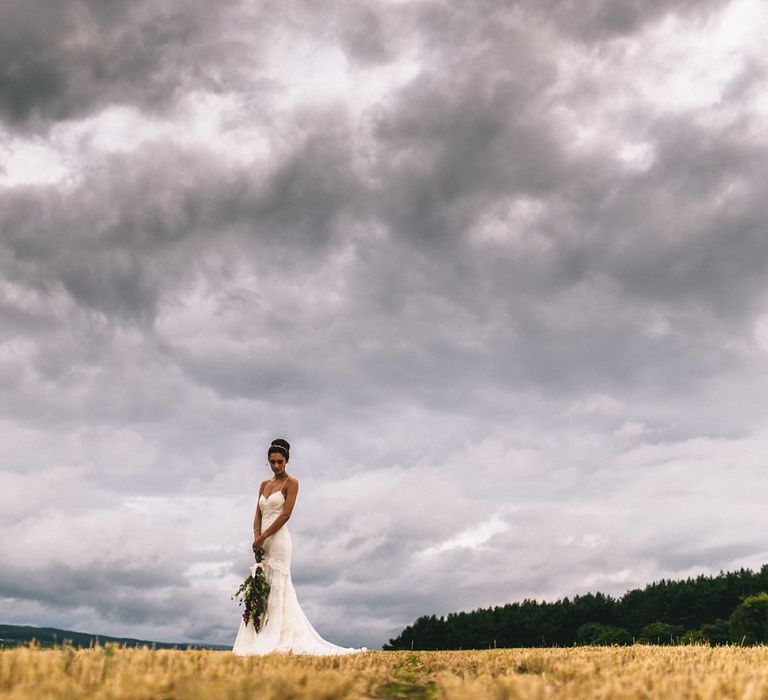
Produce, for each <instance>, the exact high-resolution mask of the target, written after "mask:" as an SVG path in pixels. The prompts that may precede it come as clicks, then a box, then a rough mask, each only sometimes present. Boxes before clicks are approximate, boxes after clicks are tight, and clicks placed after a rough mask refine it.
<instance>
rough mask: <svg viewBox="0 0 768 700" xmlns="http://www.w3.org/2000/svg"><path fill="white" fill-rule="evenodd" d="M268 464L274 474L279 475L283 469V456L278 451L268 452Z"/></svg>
mask: <svg viewBox="0 0 768 700" xmlns="http://www.w3.org/2000/svg"><path fill="white" fill-rule="evenodd" d="M269 466H270V467H271V469H272V473H273V474H274V475H275V476H280V475H282V473H283V472H284V471H285V457H284V456H283V455H282V454H280V453H279V452H270V453H269Z"/></svg>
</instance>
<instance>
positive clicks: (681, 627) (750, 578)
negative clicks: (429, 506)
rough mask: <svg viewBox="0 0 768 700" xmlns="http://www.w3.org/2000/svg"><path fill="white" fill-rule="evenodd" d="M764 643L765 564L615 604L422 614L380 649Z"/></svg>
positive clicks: (563, 602)
mask: <svg viewBox="0 0 768 700" xmlns="http://www.w3.org/2000/svg"><path fill="white" fill-rule="evenodd" d="M635 642H643V643H651V644H685V643H692V642H704V643H709V644H712V645H720V644H756V643H763V642H768V564H764V565H763V566H762V567H761V569H760V571H758V572H754V571H752V570H751V569H744V568H741V569H739V570H737V571H733V572H726V573H723V571H722V570H721V571H720V573H719V574H718V575H716V576H704V575H700V576H697V577H696V578H695V579H693V578H690V577H689V578H686V579H685V580H667V579H661V580H660V581H657V582H654V583H650V584H648V585H647V586H645V588H643V589H639V588H636V589H632V590H630V591H627V592H626V593H625V594H624V595H623V596H621V597H620V598H613V597H611V596H610V595H604V594H602V593H599V592H598V593H594V594H593V593H587V594H585V595H577V596H574V597H573V598H572V599H571V598H568V597H567V596H566V597H565V598H562V599H559V600H557V601H555V602H546V601H542V602H538V601H536V600H532V599H529V598H526V599H525V600H523V601H522V602H515V603H508V604H506V605H502V606H494V607H492V608H481V609H478V610H472V611H470V612H458V613H448V615H447V616H445V615H440V616H439V617H437V616H436V615H423V616H421V617H419V618H418V619H417V620H416V621H415V622H414V623H413V624H412V625H409V626H407V627H406V628H405V629H404V630H403V631H402V632H401V633H400V634H399V635H398V636H397V637H396V638H395V639H390V640H389V644H384V645H383V647H382V648H383V649H389V650H395V649H419V650H431V649H487V648H489V647H545V646H546V647H549V646H573V645H612V644H619V645H624V644H633V643H635Z"/></svg>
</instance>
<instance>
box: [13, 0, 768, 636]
mask: <svg viewBox="0 0 768 700" xmlns="http://www.w3.org/2000/svg"><path fill="white" fill-rule="evenodd" d="M750 7H751V5H750V2H749V0H739V2H714V1H713V2H695V3H694V2H687V1H678V2H672V1H661V0H659V1H653V2H644V3H640V2H630V1H629V0H627V1H624V0H622V1H620V2H608V1H607V0H605V1H602V2H597V1H594V2H583V3H578V4H577V3H574V2H565V1H564V0H563V1H555V0H552V1H545V2H535V3H534V2H529V1H528V0H520V1H518V2H503V3H502V2H480V3H475V4H469V5H466V4H464V5H456V4H451V3H439V2H429V1H427V2H402V3H388V4H382V3H375V2H369V3H357V2H319V3H308V2H280V3H277V2H275V3H262V4H259V6H258V7H253V6H251V5H250V4H248V3H238V2H235V1H234V0H232V1H228V2H225V3H217V4H216V5H215V6H214V5H211V4H210V3H203V2H194V3H181V2H176V1H175V0H169V1H168V2H163V3H149V2H138V3H129V2H122V1H120V0H111V1H110V2H87V1H85V0H81V1H79V2H75V1H74V0H67V1H65V2H60V3H43V2H26V3H22V2H11V3H5V4H4V5H3V7H2V9H0V39H2V42H0V43H1V45H2V48H1V49H0V64H1V65H2V68H0V123H1V124H2V130H1V131H0V140H2V143H3V146H4V151H3V152H4V153H5V154H7V156H8V157H7V158H6V159H4V162H3V163H2V166H1V167H0V209H1V210H2V212H3V217H2V223H0V269H1V270H2V277H1V278H0V324H1V325H0V381H1V382H2V385H3V389H4V390H3V392H2V393H1V394H0V418H1V419H2V420H0V464H2V468H0V512H2V513H3V515H2V517H1V518H0V522H1V523H2V525H3V528H4V530H5V531H7V535H8V536H7V537H4V538H3V542H2V544H0V558H1V559H2V561H4V562H11V564H10V565H9V566H6V567H4V568H3V571H2V574H0V619H3V620H4V621H7V622H18V623H19V624H41V625H42V624H55V625H56V626H59V627H64V626H67V625H69V626H70V627H72V628H74V629H86V630H88V631H96V632H101V633H104V634H109V633H119V634H125V635H131V636H137V637H138V636H144V637H145V638H152V639H158V640H160V641H163V640H169V641H183V640H184V639H189V640H195V641H200V640H204V641H210V642H219V643H230V642H231V641H232V640H233V638H234V634H235V631H236V623H237V618H238V614H237V608H236V606H233V604H232V602H231V600H230V597H229V596H230V594H231V593H232V592H233V591H234V588H235V587H236V584H237V583H239V580H240V579H241V578H242V577H243V575H244V572H245V571H246V570H247V569H246V567H247V566H248V564H249V563H250V560H251V559H250V552H249V545H250V542H249V537H250V523H251V521H252V518H253V508H254V506H255V494H256V493H257V491H258V484H259V481H260V480H261V479H262V478H265V477H266V476H268V469H267V467H266V465H265V464H264V458H265V455H264V447H265V446H266V445H267V444H269V441H270V440H271V439H272V438H274V437H276V436H278V435H283V436H287V437H288V439H289V440H290V441H291V443H292V444H293V446H294V451H293V456H292V459H291V463H290V464H289V471H290V470H291V469H293V470H294V472H293V473H294V474H295V475H296V476H297V477H298V478H299V479H300V481H301V495H300V501H299V505H298V507H297V509H296V511H295V514H294V515H293V516H292V518H291V521H290V525H289V527H290V530H291V533H292V537H293V539H294V570H293V574H294V580H295V583H296V587H297V592H298V595H299V600H300V601H301V602H302V605H303V606H304V608H305V610H306V611H307V614H308V617H309V618H310V620H312V621H313V624H316V626H317V628H318V630H319V631H321V633H323V634H324V636H327V637H329V638H332V639H333V640H334V641H338V642H339V643H344V644H349V645H352V644H355V645H358V644H366V645H367V646H369V647H373V646H375V645H376V644H377V643H379V644H380V643H382V642H385V641H387V639H388V638H390V637H393V636H395V635H396V634H397V633H398V631H399V630H400V629H401V628H402V627H403V626H404V625H405V624H408V623H410V622H412V621H413V619H414V618H415V617H417V616H419V615H421V614H428V613H447V612H450V611H454V610H461V609H465V610H468V609H471V608H472V607H476V606H488V605H493V604H503V603H505V602H510V601H512V600H519V599H521V598H522V597H525V596H528V597H536V598H542V597H544V598H555V597H557V596H562V595H574V594H576V593H584V592H587V591H594V590H597V589H599V590H602V591H603V592H606V593H612V594H621V593H622V592H623V591H624V590H626V589H628V588H631V587H634V586H642V585H644V584H645V583H646V582H648V581H650V580H653V579H654V578H661V577H667V578H669V577H673V576H677V575H680V576H683V575H688V574H691V573H698V572H712V573H716V572H717V571H718V570H720V569H725V568H728V567H729V566H731V565H734V566H735V565H739V566H740V565H745V564H746V565H749V564H755V565H759V564H761V563H763V561H764V558H765V556H766V555H767V554H768V552H766V551H765V548H764V546H763V545H762V544H761V543H760V541H759V539H757V538H755V539H752V538H747V539H745V538H744V536H743V523H744V522H745V520H747V521H749V522H751V523H753V525H754V528H755V531H758V530H759V529H760V525H768V523H766V521H765V515H764V511H765V509H764V502H765V496H766V495H768V494H766V490H765V488H766V487H765V485H764V484H763V480H762V478H761V475H762V473H763V469H764V466H763V465H764V459H765V457H766V455H768V431H766V418H767V417H768V416H766V414H765V410H764V395H765V389H766V387H765V382H764V379H763V375H764V370H763V368H764V363H765V358H766V352H768V308H767V307H766V299H768V295H767V293H768V287H767V286H766V283H765V280H766V266H767V265H768V249H766V245H767V244H766V240H768V239H766V236H765V235H764V223H763V222H764V221H765V219H766V209H765V201H767V199H768V198H766V196H765V184H764V183H765V182H766V177H765V175H766V162H768V159H766V147H768V142H766V140H765V137H764V135H763V133H762V132H763V129H762V124H763V122H764V117H765V114H764V110H763V107H761V101H760V92H759V88H760V85H761V84H762V80H763V78H764V75H765V70H766V63H765V60H764V59H763V58H762V55H761V52H760V47H757V46H753V45H752V44H750V43H749V42H748V41H747V40H746V39H745V38H744V37H746V36H747V34H744V35H743V36H742V37H741V38H740V39H733V40H732V41H733V45H734V46H735V47H736V48H732V47H729V45H727V41H726V39H727V36H728V31H730V32H738V31H739V26H742V25H739V21H742V22H745V21H744V20H743V19H742V20H739V17H742V15H744V16H748V17H749V16H751V15H749V14H748V13H749V12H750ZM739 12H741V13H742V15H740V14H739ZM745 13H746V14H745ZM667 21H673V22H676V24H674V26H673V29H672V30H670V31H672V32H673V33H674V36H675V41H674V42H672V43H670V42H671V40H670V39H669V38H668V37H667V38H665V35H664V34H663V31H662V29H663V27H664V26H665V25H664V23H665V22H667ZM743 26H751V25H749V24H748V22H746V23H744V24H743ZM723 27H726V28H727V29H728V31H725V30H724V29H722V28H723ZM734 27H735V29H734ZM716 28H720V29H718V31H715V29H716ZM660 32H661V33H660ZM715 36H717V37H718V38H717V40H716V39H715ZM724 36H725V37H726V39H724V38H723V37H724ZM697 42H698V43H697ZM718 42H720V43H718ZM723 42H726V43H725V44H723ZM739 42H740V43H739ZM672 44H673V45H672ZM724 46H725V48H724ZM702 47H706V51H711V52H718V51H719V52H720V53H718V54H717V56H719V57H720V60H719V62H718V61H715V60H714V59H713V61H712V62H709V63H706V66H708V68H707V69H706V70H704V69H702V67H701V66H702V64H701V63H700V61H701V60H702V58H701V56H702V52H703V51H704V50H705V49H704V48H702ZM736 54H737V55H738V60H735V59H734V60H732V58H733V56H734V55H736ZM728 57H731V58H728ZM713 64H717V65H716V66H714V65H713ZM716 68H717V70H716ZM726 68H727V70H726ZM686 70H687V71H688V72H686ZM676 71H681V73H680V76H682V77H680V79H679V80H680V82H679V83H678V84H679V85H683V86H685V87H686V88H688V89H686V90H681V89H676V88H675V84H673V86H672V87H669V86H665V85H661V87H660V86H659V85H660V84H661V83H663V82H664V81H663V78H664V77H667V76H669V75H673V76H675V75H677V73H676ZM675 100H677V102H675ZM673 103H674V104H673ZM19 494H22V495H24V498H20V497H19ZM724 503H725V504H726V507H724V506H723V504H724ZM727 504H731V505H734V504H738V507H735V506H734V507H730V506H729V505H727ZM117 552H119V555H118V554H116V553H117ZM50 577H56V580H57V586H56V587H55V588H53V589H51V588H50V587H49V586H48V585H47V582H48V581H49V580H50ZM446 582H450V585H446ZM115 591H117V592H119V593H120V596H119V602H117V603H116V602H115V600H117V598H116V597H115V595H114V592H115Z"/></svg>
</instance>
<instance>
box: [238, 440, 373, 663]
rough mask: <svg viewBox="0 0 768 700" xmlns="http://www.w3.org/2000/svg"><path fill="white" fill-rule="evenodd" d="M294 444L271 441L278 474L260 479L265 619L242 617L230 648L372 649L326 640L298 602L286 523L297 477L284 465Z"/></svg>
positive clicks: (258, 524)
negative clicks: (255, 621) (266, 588)
mask: <svg viewBox="0 0 768 700" xmlns="http://www.w3.org/2000/svg"><path fill="white" fill-rule="evenodd" d="M290 447H291V446H290V445H289V444H288V441H287V440H283V439H282V438H278V439H276V440H273V441H272V444H271V445H270V447H269V450H268V451H267V459H268V460H269V465H270V467H271V468H272V472H273V474H274V478H273V479H271V480H270V479H267V480H266V481H263V482H262V483H261V486H260V488H259V500H258V505H257V506H256V517H255V518H254V521H253V534H254V538H255V539H254V542H253V551H254V553H255V552H256V551H257V550H258V549H259V548H260V547H262V545H263V547H264V559H263V564H264V571H265V575H266V579H267V581H268V582H269V583H270V584H271V589H270V592H269V598H268V599H267V615H266V622H265V623H264V625H263V626H262V627H261V629H260V630H259V631H258V632H257V631H256V629H255V628H254V626H253V622H251V621H250V620H249V621H248V624H246V623H245V622H244V621H243V620H242V619H241V620H240V629H239V630H238V632H237V638H236V639H235V645H234V647H233V648H232V651H233V652H234V653H235V654H239V655H241V656H247V655H250V654H268V653H270V652H273V651H277V652H287V653H293V654H316V655H328V654H354V653H356V652H361V651H368V648H367V647H360V648H355V647H342V646H338V645H336V644H333V643H331V642H329V641H326V640H325V639H323V638H322V637H321V636H320V635H319V634H318V633H317V631H316V630H315V628H314V627H312V625H311V623H310V622H309V620H308V619H307V616H306V615H305V614H304V611H303V610H302V609H301V607H300V606H299V601H298V599H297V597H296V591H295V590H294V588H293V582H292V581H291V549H292V546H291V536H290V534H289V533H288V528H287V527H286V521H287V520H288V518H290V517H291V513H292V512H293V507H294V505H295V504H296V496H297V495H298V492H299V480H298V479H297V478H296V477H293V476H289V475H288V474H287V473H286V471H285V467H286V465H287V463H288V459H289V456H290ZM262 528H263V529H262ZM254 568H255V567H254Z"/></svg>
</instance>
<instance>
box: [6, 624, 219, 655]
mask: <svg viewBox="0 0 768 700" xmlns="http://www.w3.org/2000/svg"><path fill="white" fill-rule="evenodd" d="M33 639H36V640H37V642H38V644H39V645H40V646H42V647H51V646H56V645H60V644H64V642H65V641H67V642H68V643H69V642H71V644H72V646H74V647H78V648H83V647H84V648H87V647H90V646H96V645H103V644H105V643H106V642H115V643H117V644H120V645H122V646H127V647H141V646H148V647H150V648H152V647H154V648H157V649H187V648H190V649H213V650H216V651H223V650H231V649H232V647H231V646H223V645H221V644H191V643H186V642H184V643H181V642H150V641H147V640H146V639H133V638H132V637H110V636H109V635H106V634H90V633H88V632H74V631H72V630H62V629H58V628H56V627H30V626H27V625H0V647H12V646H19V645H23V644H27V643H29V642H31V641H32V640H33Z"/></svg>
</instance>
